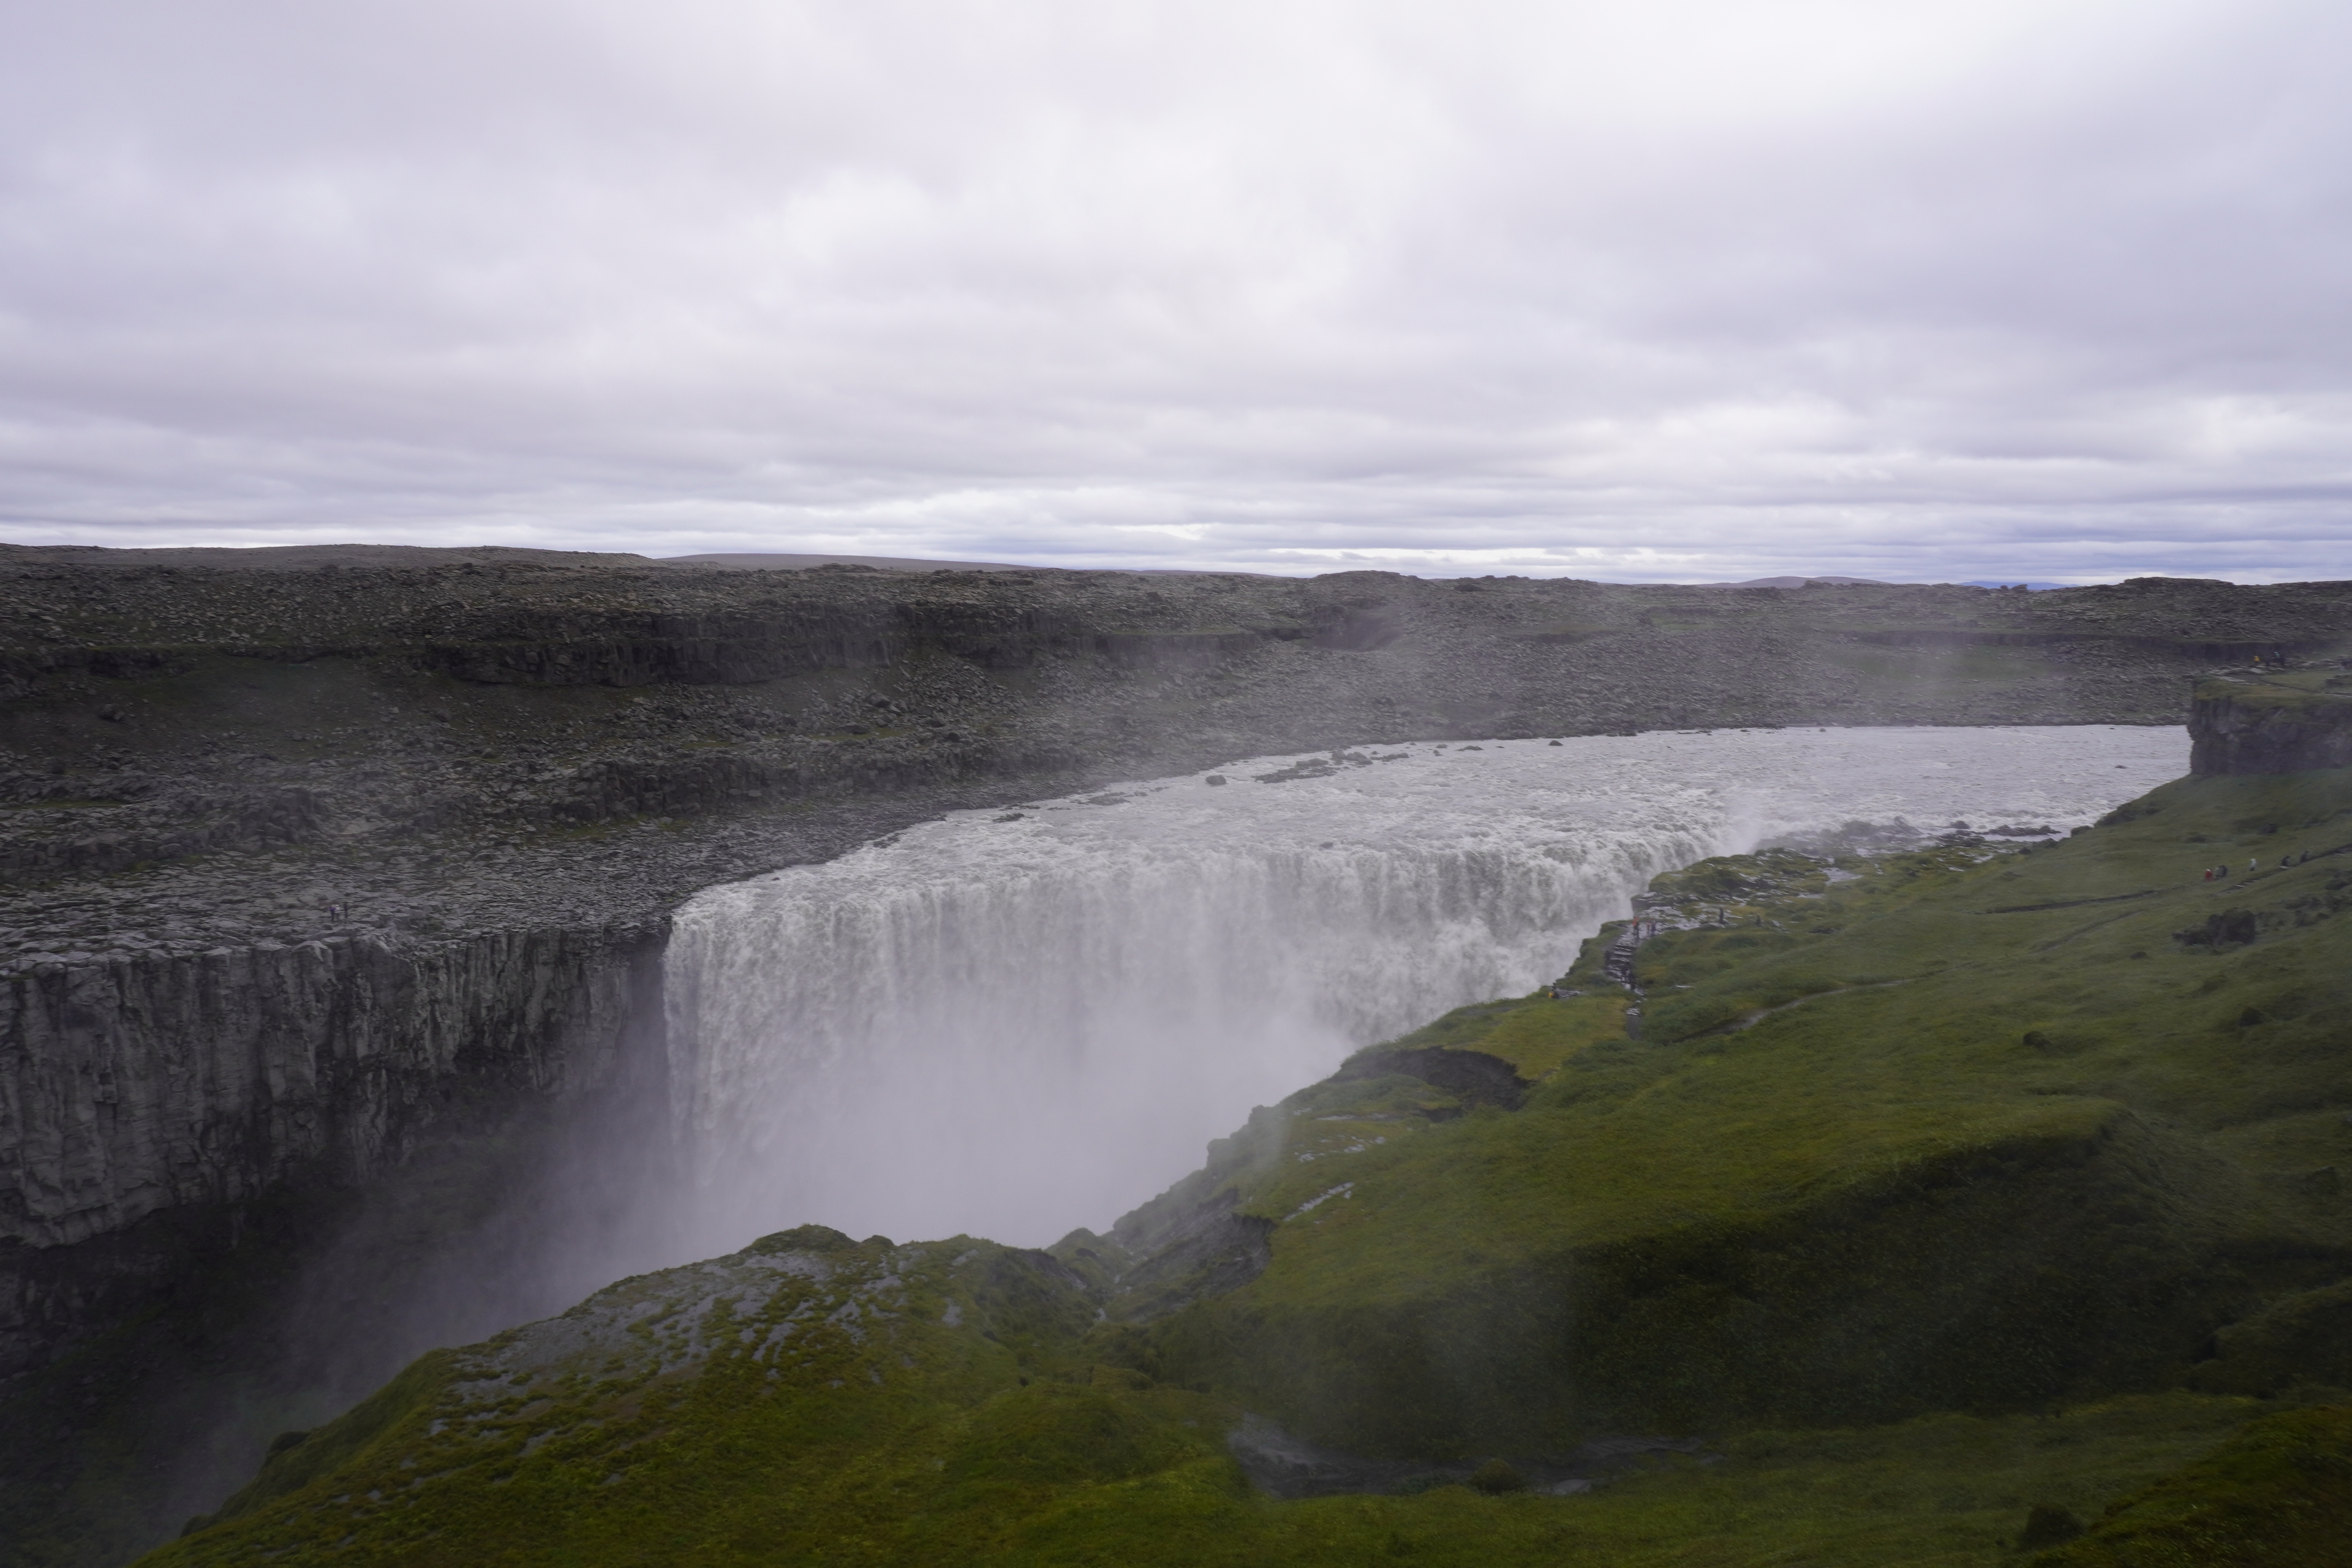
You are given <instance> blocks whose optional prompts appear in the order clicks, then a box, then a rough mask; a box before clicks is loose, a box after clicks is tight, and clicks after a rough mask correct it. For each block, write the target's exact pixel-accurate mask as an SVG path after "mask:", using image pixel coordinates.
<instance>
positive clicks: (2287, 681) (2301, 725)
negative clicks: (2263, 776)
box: [2189, 668, 2352, 773]
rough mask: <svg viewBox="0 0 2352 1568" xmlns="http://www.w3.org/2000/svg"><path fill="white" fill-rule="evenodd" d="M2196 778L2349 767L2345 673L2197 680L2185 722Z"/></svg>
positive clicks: (2349, 677) (2351, 751)
mask: <svg viewBox="0 0 2352 1568" xmlns="http://www.w3.org/2000/svg"><path fill="white" fill-rule="evenodd" d="M2189 733H2190V734H2191V735H2192V736H2193V737H2194V740H2195V749H2194V751H2193V752H2192V753H2191V755H2190V760H2189V767H2190V770H2191V771H2192V772H2194V773H2301V772H2303V771H2304V770H2305V769H2306V768H2340V767H2345V766H2347V765H2352V674H2347V673H2345V672H2344V671H2343V670H2341V669H2338V668H2312V669H2288V668H2268V669H2252V670H2241V671H2237V672H2235V673H2233V674H2231V675H2226V676H2221V677H2218V678H2216V679H2211V680H2207V681H2202V682H2200V684H2199V685H2198V687H2197V693H2196V697H2195V699H2194V700H2193V702H2192V703H2191V706H2190V711H2189Z"/></svg>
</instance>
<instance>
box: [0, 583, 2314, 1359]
mask: <svg viewBox="0 0 2352 1568" xmlns="http://www.w3.org/2000/svg"><path fill="white" fill-rule="evenodd" d="M2347 639H2352V584H2287V585H2281V586H2276V587H2262V588H2236V587H2231V586H2230V585H2228V584H2211V583H2189V582H2180V581H2170V580H2162V579H2146V580H2140V581H2137V582H2135V583H2128V584H2118V585H2114V586H2109V587H2100V588H2086V589H2078V590H2067V591H2062V592H2054V593H2042V594H2030V595H2029V594H2025V593H2022V592H1989V591H1987V590H1983V589H1977V588H1969V587H1955V586H1889V585H1869V584H1862V585H1835V586H1832V585H1821V586H1814V587H1807V588H1801V589H1785V590H1784V589H1775V588H1766V589H1725V588H1719V587H1702V586H1671V585H1660V586H1618V585H1609V584H1593V583H1582V582H1573V581H1528V580H1524V579H1496V578H1487V579H1480V580H1476V581H1468V580H1465V581H1461V582H1454V583H1444V582H1423V581H1419V580H1416V579H1412V578H1407V577H1402V576H1398V575H1396V574H1386V573H1374V572H1351V573H1341V574H1332V575H1329V576H1325V577H1319V578H1315V579H1310V580H1294V579H1284V578H1271V577H1251V576H1242V575H1217V574H1125V573H1063V572H1044V571H995V572H986V573H982V572H968V571H939V572H928V573H916V572H885V571H876V570H871V569H862V568H861V569H837V568H823V569H815V570H793V571H760V570H733V569H728V568H725V567H722V566H718V565H680V564H670V563H660V562H655V561H648V560H645V559H643V558H639V557H632V556H614V555H593V556H592V555H568V554H562V553H557V552H530V551H511V550H461V551H404V550H386V549H374V548H350V549H342V548H334V549H297V550H290V551H282V552H280V551H254V552H107V551H95V550H36V549H26V548H22V547H15V546H0V898H5V902H0V1373H5V1370H6V1368H7V1367H8V1366H11V1365H15V1366H21V1365H25V1364H28V1363H30V1362H32V1361H34V1360H37V1359H38V1357H39V1356H41V1355H42V1354H44V1353H47V1351H48V1350H50V1349H53V1348H54V1347H55V1346H56V1345H58V1343H60V1342H63V1341H64V1339H66V1338H67V1337H68V1336H70V1335H71V1334H73V1333H76V1332H88V1331H93V1330H95V1329H97V1328H99V1327H101V1326H102V1325H103V1324H104V1323H106V1322H107V1321H111V1320H112V1319H115V1318H120V1317H121V1315H122V1314H123V1313H124V1312H125V1311H127V1310H130V1309H131V1307H132V1306H133V1305H134V1304H137V1303H139V1302H142V1301H147V1300H152V1299H153V1297H152V1292H153V1290H154V1289H155V1287H156V1286H157V1284H158V1283H159V1281H163V1280H164V1279H168V1278H169V1277H170V1273H171V1269H172V1268H173V1267H175V1264H174V1262H173V1259H174V1258H180V1257H182V1256H183V1253H182V1252H181V1251H178V1250H175V1244H173V1243H171V1242H169V1240H168V1237H169V1236H171V1235H182V1234H196V1233H199V1232H202V1231H204V1230H205V1227H206V1226H234V1225H235V1224H236V1223H237V1218H236V1216H237V1215H239V1214H240V1213H241V1212H242V1211H243V1208H244V1207H245V1206H247V1205H251V1204H252V1203H254V1202H255V1201H257V1199H259V1198H261V1197H262V1196H264V1195H266V1194H270V1193H272V1192H279V1191H284V1190H286V1189H287V1188H288V1187H289V1185H299V1184H306V1183H312V1184H323V1185H327V1186H336V1185H341V1186H344V1187H350V1186H352V1185H364V1184H368V1183H371V1182H374V1181H377V1180H379V1179H381V1177H382V1175H383V1173H384V1172H385V1171H386V1170H387V1169H389V1168H391V1167H394V1166H396V1165H397V1164H398V1163H400V1162H401V1161H402V1160H403V1159H404V1157H405V1154H406V1152H407V1151H408V1150H409V1149H411V1148H412V1147H414V1146H415V1144H416V1142H417V1141H418V1140H420V1139H423V1138H425V1137H428V1136H437V1135H439V1133H440V1132H441V1131H446V1130H449V1129H458V1130H463V1129H465V1128H467V1127H477V1128H480V1129H483V1130H485V1131H488V1130H493V1129H495V1128H497V1127H499V1126H502V1125H505V1124H506V1122H507V1121H509V1119H511V1118H512V1117H513V1116H514V1115H515V1114H516V1113H517V1112H518V1110H519V1108H523V1107H528V1106H545V1105H547V1104H549V1103H551V1102H557V1103H560V1102H562V1100H565V1099H566V1097H569V1096H573V1095H578V1094H586V1093H592V1092H593V1090H594V1089H595V1088H596V1086H598V1085H600V1084H603V1083H607V1082H609V1081H611V1079H612V1076H613V1074H614V1072H616V1071H619V1070H621V1067H622V1065H623V1064H621V1062H620V1058H621V1057H622V1056H624V1055H625V1053H626V1051H627V1050H628V1049H629V1048H631V1047H628V1046H626V1045H625V1042H628V1041H631V1040H633V1039H634V1040H636V1041H637V1048H642V1047H643V1038H642V1035H643V1030H644V1028H645V1027H646V1023H645V1020H646V1017H647V1016H648V1014H647V1012H646V1009H647V1008H648V1007H652V1009H653V1011H652V1013H651V1015H650V1016H656V1017H657V1016H658V1007H657V1005H656V999H654V998H651V997H650V994H649V986H650V984H652V983H651V981H650V979H649V978H648V977H649V975H650V974H651V973H653V972H654V970H655V969H656V968H657V963H658V950H659V946H660V942H661V940H662V937H661V933H662V931H663V929H664V925H663V922H664V921H665V918H666V913H667V910H669V909H670V908H672V907H674V906H675V904H676V903H677V900H679V899H680V898H682V897H683V896H684V895H685V894H687V893H688V892H690V891H691V890H692V889H695V888H696V887H698V886H702V885H705V884H708V883H710V882H714V881H719V880H725V879H735V878H740V877H744V876H749V875H753V874H757V873H759V872H761V871H765V870H769V869H772V868H776V867H778V866H782V865H786V864H791V863H794V862H798V861H806V860H810V859H814V858H822V857H825V856H830V855H834V854H837V853H839V852H841V851H842V850H844V849H845V848H847V847H850V846H852V845H854V844H856V843H857V842H859V841H861V840H863V839H866V838H869V837H874V836H876V835H878V834H882V833H887V832H889V831H892V830H895V829H897V828H899V827H903V826H907V825H908V824H909V823H912V822H915V821H919V820H922V819H924V818H925V817H928V816H935V815H937V814H938V813H939V812H940V811H942V810H946V809H951V808H958V807H968V806H975V805H1003V804H1007V803H1010V802H1018V801H1020V800H1023V799H1026V798H1032V797H1034V795H1037V794H1040V793H1045V792H1049V791H1055V792H1058V791H1060V790H1064V789H1067V788H1070V787H1072V786H1075V785H1080V784H1092V783H1099V782H1108V781H1112V780H1116V779H1119V778H1123V777H1124V778H1131V777H1137V776H1148V775H1151V774H1157V773H1173V772H1179V771H1184V770H1188V769H1191V768H1194V767H1200V766H1208V765H1213V764H1215V763H1221V762H1226V761H1231V760H1233V759H1235V758H1240V757H1247V756H1250V755H1254V754H1266V753H1276V752H1300V751H1308V750H1318V751H1319V750H1325V749H1328V748H1333V747H1340V746H1347V745H1353V744H1359V743H1362V742H1380V741H1396V740H1404V739H1411V738H1429V739H1472V738H1476V737H1481V736H1488V735H1504V736H1514V735H1517V736H1532V735H1568V734H1577V733H1592V732H1601V731H1633V730H1641V729H1660V728H1700V727H1733V726H1775V725H1802V724H1863V723H1870V724H1949V723H1967V724H1998V723H2063V722H2123V723H2171V722H2178V721H2179V718H2180V716H2181V712H2182V700H2181V694H2182V692H2183V690H2184V689H2185V687H2186V684H2187V681H2188V679H2189V677H2190V676H2192V675H2195V674H2197V673H2199V672H2200V671H2204V670H2207V669H2209V668H2210V666H2211V665H2212V664H2214V663H2215V662H2216V661H2218V660H2232V659H2250V658H2253V657H2254V656H2255V655H2256V654H2260V655H2261V656H2262V657H2263V658H2264V659H2265V660H2266V661H2268V660H2271V659H2274V658H2280V657H2288V658H2301V659H2305V660H2315V659H2318V658H2333V657H2337V656H2339V655H2340V654H2341V653H2343V652H2344V651H2347V649H2352V640H2347ZM2214 727H2215V732H2216V733H2217V734H2218V733H2220V732H2221V730H2222V729H2225V728H2226V727H2227V726H2226V725H2224V724H2222V722H2221V721H2220V720H2219V719H2217V720H2215V721H2214ZM2232 743H2233V744H2234V742H2232ZM2239 750H2240V751H2244V750H2245V748H2243V747H2241V748H2239ZM2200 754H2201V753H2200ZM2216 754H2219V753H2216ZM2248 754H2250V755H2251V754H2252V753H2251V752H2248ZM2264 754H2268V753H2267V752H2266V753H2264ZM2296 754H2300V753H2296ZM2236 755H2237V753H2236V752H2231V756H2232V757H2235V756H2236ZM2230 765H2231V767H2232V769H2234V768H2235V767H2236V763H2235V762H2232V763H2231V764H2230ZM173 1226H177V1227H179V1228H178V1229H177V1230H174V1229H173V1228H172V1227H173ZM159 1236H163V1237H167V1239H166V1240H164V1241H153V1238H154V1237H159ZM151 1242H152V1245H151ZM142 1292H143V1293H144V1294H142Z"/></svg>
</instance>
